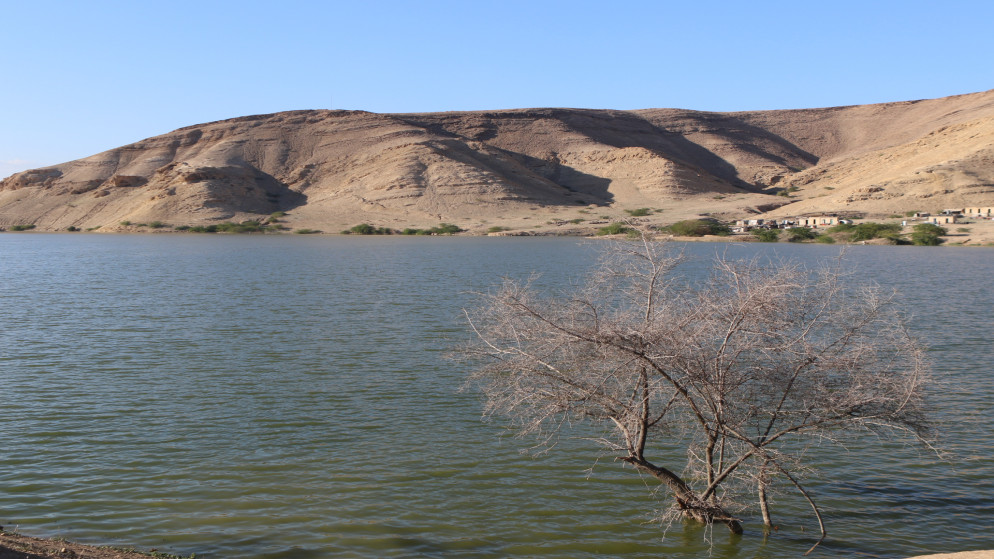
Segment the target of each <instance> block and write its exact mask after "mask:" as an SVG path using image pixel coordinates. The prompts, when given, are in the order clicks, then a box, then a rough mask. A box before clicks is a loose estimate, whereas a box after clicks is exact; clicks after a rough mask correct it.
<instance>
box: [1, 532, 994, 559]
mask: <svg viewBox="0 0 994 559" xmlns="http://www.w3.org/2000/svg"><path fill="white" fill-rule="evenodd" d="M49 557H52V558H55V557H72V558H74V559H148V558H149V557H153V558H156V559H183V557H182V556H180V555H173V554H171V553H164V552H161V551H158V550H156V549H154V548H153V549H150V550H148V551H141V550H138V549H135V548H128V547H117V546H98V545H86V544H80V543H75V542H71V541H67V540H64V539H61V538H35V537H32V536H25V535H23V534H20V533H16V532H4V531H2V530H0V559H43V558H49ZM194 557H196V554H192V555H190V559H193V558H194ZM907 559H994V550H978V551H958V552H951V553H937V554H930V555H915V556H913V557H908V558H907Z"/></svg>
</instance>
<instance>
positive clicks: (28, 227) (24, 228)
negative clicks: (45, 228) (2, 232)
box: [10, 223, 35, 231]
mask: <svg viewBox="0 0 994 559" xmlns="http://www.w3.org/2000/svg"><path fill="white" fill-rule="evenodd" d="M34 228H35V225H34V224H33V223H30V224H28V225H11V226H10V230H11V231H30V230H32V229H34Z"/></svg>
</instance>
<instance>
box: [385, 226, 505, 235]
mask: <svg viewBox="0 0 994 559" xmlns="http://www.w3.org/2000/svg"><path fill="white" fill-rule="evenodd" d="M508 229H509V228H508V227H502V226H500V225H494V226H493V227H491V228H490V229H487V233H500V232H501V231H507V230H508ZM405 231H406V229H405Z"/></svg>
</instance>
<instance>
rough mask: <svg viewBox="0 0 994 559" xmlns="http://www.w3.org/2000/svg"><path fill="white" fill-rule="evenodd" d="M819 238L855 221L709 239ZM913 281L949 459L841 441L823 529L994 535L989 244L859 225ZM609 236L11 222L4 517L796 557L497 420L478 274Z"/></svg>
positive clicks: (198, 534)
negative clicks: (162, 230)
mask: <svg viewBox="0 0 994 559" xmlns="http://www.w3.org/2000/svg"><path fill="white" fill-rule="evenodd" d="M686 250H687V251H688V252H689V253H692V254H696V255H700V256H704V257H708V256H711V255H714V254H715V252H716V251H726V250H727V251H728V252H729V253H730V254H731V255H741V256H749V255H753V254H756V253H757V252H765V251H770V250H776V251H777V252H778V253H780V254H781V255H786V256H788V257H795V258H799V259H802V260H807V261H811V260H813V259H817V258H822V257H829V256H831V255H834V254H835V253H837V251H838V249H837V248H834V247H823V246H803V247H795V246H783V245H778V246H776V247H770V246H769V245H747V246H735V245H730V246H726V245H710V244H692V245H687V247H686ZM849 258H850V260H852V261H853V262H854V263H855V264H857V265H859V266H860V267H861V270H862V273H863V274H864V275H866V276H868V277H872V278H874V279H875V280H876V281H878V282H880V283H882V284H885V285H893V286H894V287H896V288H898V289H900V290H901V291H902V292H903V293H904V300H905V302H906V304H907V306H908V307H909V308H910V309H912V310H913V311H914V313H915V315H916V318H915V321H914V329H915V331H916V332H917V333H918V334H919V335H921V336H923V337H925V338H926V339H928V340H929V342H930V343H931V345H932V346H933V348H934V351H933V357H934V359H935V362H936V371H937V372H938V373H939V376H940V379H941V380H943V381H944V382H945V385H944V386H943V387H942V389H941V391H940V392H939V393H937V398H936V403H937V406H938V412H939V415H940V416H941V417H942V418H943V419H944V420H945V421H947V431H948V436H947V438H946V446H947V448H948V449H949V450H950V451H951V452H952V454H951V459H950V461H948V462H940V461H937V460H935V459H934V458H932V457H930V456H929V455H927V454H924V453H921V452H920V451H919V450H917V449H914V448H906V447H904V446H902V445H901V444H900V443H897V442H883V443H882V444H877V445H874V446H872V447H853V448H851V449H850V450H849V452H848V453H840V452H839V451H838V450H837V449H834V448H833V449H826V450H825V451H823V452H821V453H820V454H818V452H817V451H816V455H815V456H813V459H814V460H815V461H817V462H819V463H820V464H821V465H822V466H823V468H824V473H825V476H824V479H823V480H821V481H813V482H812V487H813V488H814V490H815V491H816V493H817V495H818V496H819V497H820V502H821V504H822V506H823V507H824V509H825V512H826V515H827V520H828V522H829V531H830V537H829V540H828V541H826V542H825V543H824V544H822V546H821V547H819V548H818V551H816V553H815V554H813V555H814V556H822V557H834V556H864V557H902V556H907V555H912V554H917V553H924V552H928V551H946V550H966V549H979V548H984V547H994V538H992V537H991V536H990V535H989V534H988V532H987V530H986V527H987V526H989V524H990V521H989V518H990V517H991V515H992V513H994V491H992V489H994V484H992V482H991V476H992V474H994V459H992V457H991V448H992V446H994V445H992V443H994V435H992V426H994V419H991V417H992V413H991V411H992V410H991V407H992V405H991V400H992V396H994V389H992V388H991V382H990V377H991V375H990V370H989V366H988V363H989V362H990V361H991V357H992V352H991V349H990V345H989V340H990V339H991V338H992V333H994V332H992V329H994V328H992V326H991V324H990V321H989V320H988V317H987V315H988V313H989V312H990V309H991V308H994V294H992V293H991V292H990V290H989V289H988V287H989V283H990V281H989V278H991V277H994V276H992V273H994V253H992V252H991V251H989V250H983V249H977V250H967V249H927V248H918V247H909V248H905V247H854V248H853V249H852V250H851V251H850V254H849ZM591 263H592V249H591V247H590V246H589V245H587V246H585V245H581V244H580V243H578V242H576V241H575V240H571V239H479V238H476V239H467V238H427V239H423V238H422V239H409V238H376V239H373V238H300V237H292V238H291V237H262V236H251V237H248V236H193V235H191V236H179V235H169V236H113V237H111V236H96V235H78V236H74V235H12V234H11V235H2V236H0V406H2V410H3V416H2V419H0V524H3V526H5V527H6V528H7V529H10V528H12V527H13V528H19V529H20V530H21V531H22V532H25V533H28V534H32V535H46V536H62V537H67V538H70V539H77V540H82V541H87V542H93V543H108V544H120V545H136V546H139V547H145V548H151V547H155V548H158V549H160V550H168V551H170V552H173V553H182V554H189V553H193V552H195V553H197V554H198V556H205V557H226V558H230V557H350V556H354V557H369V556H384V557H391V556H392V557H446V556H450V557H508V556H543V557H602V556H615V555H625V556H632V557H686V558H690V557H700V556H706V555H707V554H708V553H709V550H710V552H711V553H712V556H714V557H729V558H730V557H784V556H797V555H799V554H800V553H802V552H803V551H804V550H806V549H807V547H808V546H810V544H811V543H812V542H813V540H814V539H815V538H814V533H815V532H816V525H815V524H814V523H813V521H812V520H811V519H810V518H809V516H808V515H807V512H806V510H805V508H804V504H803V503H800V502H794V500H792V499H791V498H786V499H785V500H784V501H783V502H782V503H780V507H779V508H778V509H776V510H775V512H777V513H778V520H779V522H780V524H781V530H780V531H779V532H778V533H777V534H775V535H774V536H772V537H770V538H768V539H764V538H763V537H762V536H761V535H760V534H759V533H758V526H759V523H758V522H757V521H756V519H749V522H748V523H747V530H749V533H747V534H746V535H745V536H744V537H742V538H731V537H730V536H728V535H727V534H725V533H724V532H721V531H718V530H716V531H715V533H714V534H710V535H709V534H706V533H704V532H703V531H701V530H700V529H699V528H696V527H693V526H682V525H676V526H673V527H671V528H670V529H669V531H668V532H667V534H666V538H665V539H663V531H662V528H661V527H660V526H659V525H658V524H656V523H653V522H652V521H651V520H650V516H651V514H652V511H653V509H654V508H658V507H659V506H662V505H664V504H665V503H664V502H662V499H664V498H665V496H664V495H663V494H659V495H655V496H654V495H652V494H650V491H648V490H647V487H646V486H647V485H648V486H649V488H650V489H651V488H653V487H654V486H653V484H652V483H651V482H650V481H645V480H642V479H640V478H639V477H638V476H637V475H636V474H634V473H632V472H630V471H625V470H623V469H621V467H620V466H619V465H617V464H615V463H612V462H611V461H610V460H602V461H601V462H600V463H599V464H598V465H597V466H596V467H595V468H594V469H593V470H592V472H591V471H588V469H589V468H590V467H591V466H592V464H593V461H594V458H595V457H596V456H597V451H596V449H595V448H594V447H592V446H591V445H590V444H588V443H585V442H583V441H573V440H568V441H563V442H562V443H561V444H560V445H559V447H557V448H556V449H555V450H554V451H553V452H552V453H551V454H548V455H545V456H541V457H537V458H533V457H529V456H523V455H521V454H520V453H519V451H518V450H519V448H521V447H523V446H526V445H527V442H526V441H519V440H514V439H509V438H506V437H505V438H501V435H502V434H503V432H502V430H501V429H500V426H499V425H494V424H486V423H482V422H481V421H480V419H479V412H480V406H479V402H478V399H477V397H476V396H475V395H473V394H465V393H459V392H458V391H457V389H458V388H459V386H460V385H461V383H462V379H463V375H464V371H462V370H460V369H459V365H458V364H456V363H453V362H450V361H447V360H445V359H444V352H445V350H446V349H448V348H449V347H451V345H452V344H453V343H454V342H455V341H457V340H459V339H461V338H462V337H463V336H464V335H465V334H464V332H463V327H462V322H461V316H460V308H461V307H463V306H465V305H466V304H468V303H469V302H470V301H471V296H470V295H469V293H468V292H469V291H472V290H479V289H486V287H487V286H489V285H492V284H494V283H496V282H497V281H498V280H499V276H500V275H504V274H510V275H515V276H526V275H528V274H530V273H531V272H532V271H539V272H542V273H543V274H544V275H543V277H542V279H541V280H540V281H542V282H544V283H545V284H547V285H550V286H551V285H561V284H563V283H564V282H566V281H569V280H570V279H576V278H578V277H579V276H580V275H581V274H582V272H583V270H585V269H586V268H587V267H588V266H589V265H590V264H591Z"/></svg>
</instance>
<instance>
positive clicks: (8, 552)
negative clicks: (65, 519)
mask: <svg viewBox="0 0 994 559" xmlns="http://www.w3.org/2000/svg"><path fill="white" fill-rule="evenodd" d="M48 557H60V558H65V557H71V558H73V559H148V558H149V557H153V558H156V559H183V557H182V556H180V555H173V554H171V553H163V552H161V551H158V550H156V549H154V548H153V549H150V550H148V551H142V550H139V549H136V548H133V547H125V546H114V545H106V546H103V545H87V544H81V543H76V542H72V541H68V540H65V539H62V538H36V537H32V536H26V535H24V534H21V533H18V532H6V531H3V530H2V529H0V559H42V558H48ZM194 557H196V554H194V555H191V556H190V558H191V559H192V558H194Z"/></svg>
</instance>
